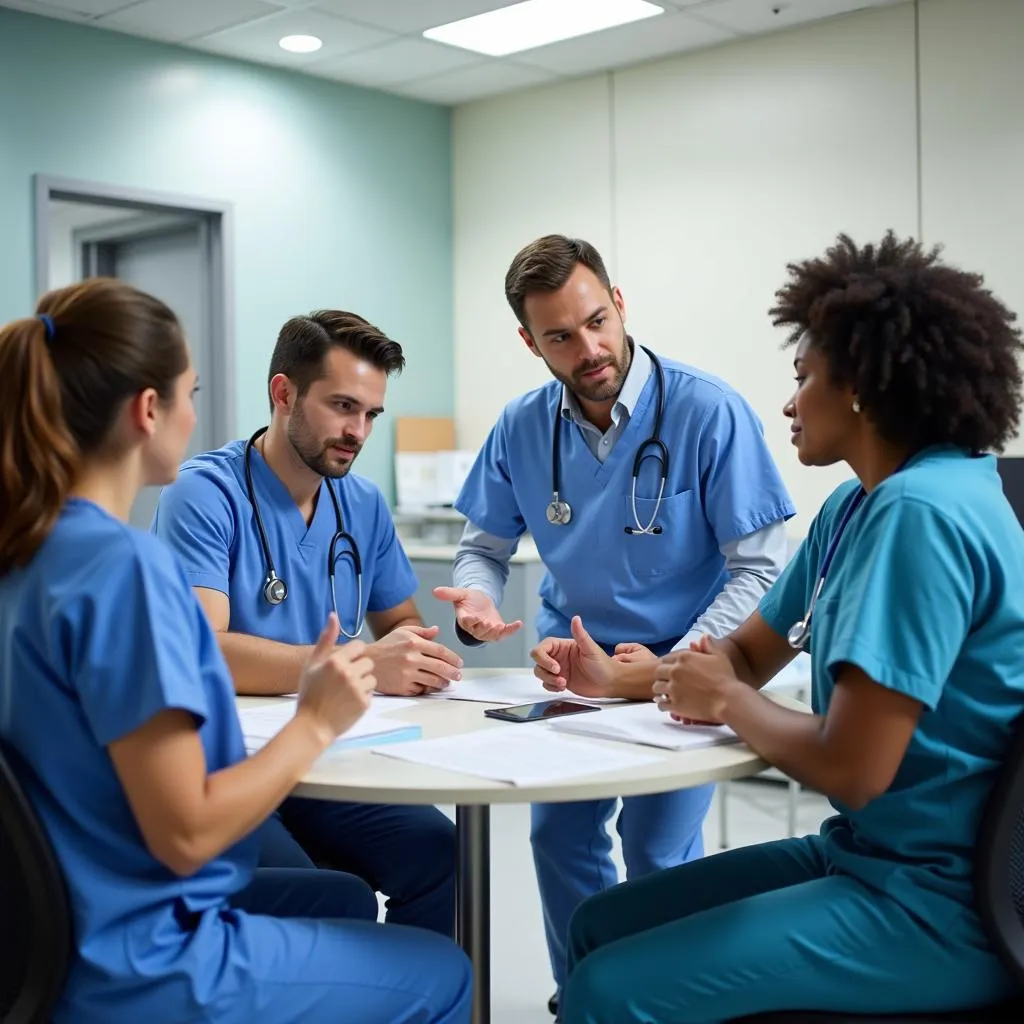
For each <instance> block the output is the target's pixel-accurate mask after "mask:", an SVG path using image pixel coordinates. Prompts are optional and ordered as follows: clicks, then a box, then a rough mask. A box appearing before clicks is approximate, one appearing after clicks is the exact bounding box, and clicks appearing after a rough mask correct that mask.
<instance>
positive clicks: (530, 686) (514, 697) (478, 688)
mask: <svg viewBox="0 0 1024 1024" xmlns="http://www.w3.org/2000/svg"><path fill="white" fill-rule="evenodd" d="M429 696H430V698H431V699H432V700H473V701H479V702H480V703H481V704H504V705H506V706H512V705H513V704H539V703H540V702H541V701H544V700H559V699H561V700H575V701H582V702H583V703H585V704H612V703H618V701H617V700H616V698H614V697H577V696H576V694H575V693H570V692H569V691H568V690H566V691H565V692H563V693H552V692H551V691H550V690H545V689H544V686H543V685H542V683H541V681H540V680H539V679H538V678H537V677H536V676H535V675H533V674H532V673H530V672H509V673H507V674H502V675H494V676H482V677H480V678H478V679H460V680H459V681H458V682H456V683H452V684H450V685H449V687H448V688H447V689H446V690H439V691H437V692H435V693H431V694H430V695H429Z"/></svg>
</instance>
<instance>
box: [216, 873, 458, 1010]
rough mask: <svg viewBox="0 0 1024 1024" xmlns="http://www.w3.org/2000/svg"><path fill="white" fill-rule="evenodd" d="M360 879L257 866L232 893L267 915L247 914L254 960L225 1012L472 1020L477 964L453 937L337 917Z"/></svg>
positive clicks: (241, 905)
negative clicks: (472, 964)
mask: <svg viewBox="0 0 1024 1024" xmlns="http://www.w3.org/2000/svg"><path fill="white" fill-rule="evenodd" d="M354 881H355V882H357V881H358V880H353V879H351V876H348V875H345V874H342V873H341V872H338V871H317V870H313V871H309V870H305V871H302V870H298V871H296V870H280V871H275V870H269V871H268V870H263V869H261V870H258V871H257V872H256V877H255V879H254V880H253V882H252V884H251V885H249V887H248V888H247V889H245V890H243V892H241V893H239V894H238V896H236V897H235V899H234V900H233V901H232V903H233V905H234V906H236V907H237V908H238V909H242V910H245V911H246V912H247V913H248V914H250V915H259V916H251V917H248V918H247V919H246V921H245V925H244V934H245V942H246V946H247V947H248V956H249V967H248V970H247V972H246V978H245V981H244V985H243V986H242V987H241V990H240V991H238V992H236V993H235V994H234V996H233V998H231V1000H230V1010H229V1012H228V1013H226V1014H225V1017H224V1018H223V1019H224V1020H225V1021H231V1022H234V1021H238V1022H246V1024H248V1022H251V1021H263V1020H265V1021H274V1024H292V1022H294V1024H348V1022H351V1024H469V1020H470V995H471V992H472V968H471V967H470V965H469V961H468V960H467V959H466V957H465V955H464V954H463V953H462V951H461V950H460V949H459V948H458V946H456V945H455V944H454V943H453V942H451V941H450V940H448V939H445V938H442V937H441V936H438V935H432V934H431V933H429V932H427V931H424V930H422V929H418V928H404V927H401V926H398V927H395V926H391V925H388V926H386V927H385V926H382V925H378V924H376V923H369V922H366V921H343V920H337V919H335V920H331V918H339V917H340V916H341V915H342V914H345V913H347V912H348V911H349V910H351V909H352V907H353V896H354V894H355V893H357V892H358V889H357V888H354V886H353V882H354ZM360 885H361V883H360ZM362 889H363V890H364V892H363V894H362V909H363V911H364V912H366V911H371V908H370V904H372V911H371V913H372V915H373V917H374V918H375V917H376V913H377V898H376V896H375V895H374V894H373V892H372V891H371V890H370V888H369V887H368V886H366V885H362ZM303 919H305V920H303ZM212 1019H214V1020H219V1019H220V1018H217V1017H215V1018H212Z"/></svg>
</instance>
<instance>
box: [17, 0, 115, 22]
mask: <svg viewBox="0 0 1024 1024" xmlns="http://www.w3.org/2000/svg"><path fill="white" fill-rule="evenodd" d="M131 2H132V0H43V2H42V3H38V4H32V5H25V6H32V7H41V8H43V9H44V10H45V9H46V8H53V9H54V10H53V12H52V13H54V14H55V15H56V16H57V17H61V16H65V17H66V16H68V15H72V16H74V15H78V16H84V17H86V18H94V17H96V16H97V15H98V14H110V12H111V11H116V10H118V9H120V8H122V7H130V6H131ZM4 6H5V7H6V6H8V5H7V4H4ZM10 6H14V5H13V4H12V5H10ZM40 13H43V11H40ZM47 13H51V12H49V11H48V12H47Z"/></svg>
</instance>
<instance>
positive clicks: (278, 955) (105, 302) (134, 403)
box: [0, 278, 472, 1024]
mask: <svg viewBox="0 0 1024 1024" xmlns="http://www.w3.org/2000/svg"><path fill="white" fill-rule="evenodd" d="M195 387H196V374H195V370H194V368H193V366H192V361H191V358H190V355H189V350H188V346H187V344H186V342H185V338H184V335H183V332H182V329H181V325H180V324H179V323H178V320H177V319H176V317H175V316H174V314H173V313H172V312H171V310H169V309H168V308H167V307H166V306H165V305H164V304H163V303H162V302H160V301H159V300H157V299H154V298H153V297H152V296H149V295H145V294H143V293H141V292H138V291H136V290H135V289H134V288H131V287H129V286H128V285H126V284H124V283H123V282H120V281H114V280H111V279H109V278H92V279H90V280H88V281H85V282H82V283H80V284H76V285H72V286H71V287H69V288H65V289H61V290H60V291H56V292H50V293H49V294H48V295H44V296H43V298H42V299H41V300H40V302H39V306H38V315H37V316H35V317H31V318H25V319H22V320H16V321H14V322H13V323H11V324H8V325H7V326H6V327H4V328H2V329H0V438H3V446H4V457H3V459H2V462H0V650H2V651H3V656H2V657H0V741H2V743H3V749H4V755H5V758H6V759H7V761H8V762H9V764H10V765H11V767H12V770H13V771H14V773H15V775H16V776H17V778H18V780H19V781H20V783H21V785H22V787H23V789H24V790H25V792H26V794H27V796H28V799H29V801H30V803H31V805H32V806H33V808H34V809H35V811H36V812H37V814H38V815H39V817H40V818H41V819H42V823H43V825H44V828H45V831H46V834H47V836H48V838H49V840H50V842H51V844H52V846H53V848H54V852H55V854H56V857H57V860H58V863H59V864H60V867H61V870H62V873H63V876H64V880H65V882H66V884H67V890H68V897H69V899H68V903H69V909H70V913H71V915H72V921H71V926H72V927H71V931H72V935H73V944H72V949H71V951H70V954H71V955H70V958H69V963H68V972H67V976H66V977H65V978H64V979H62V982H63V990H62V992H60V993H59V998H58V1001H57V1005H56V1007H55V1009H54V1012H53V1014H52V1015H47V1018H46V1019H47V1020H51V1019H52V1020H53V1021H54V1022H55V1024H182V1022H184V1021H204V1022H207V1024H253V1022H263V1021H266V1022H268V1024H269V1022H273V1024H338V1022H340V1021H358V1022H359V1024H426V1022H431V1024H469V1017H470V995H471V986H472V973H471V970H470V966H469V963H468V962H467V960H466V957H465V956H464V955H463V954H462V952H461V951H460V950H459V949H458V948H457V947H456V946H455V944H454V943H453V942H452V941H451V940H450V939H446V938H443V937H442V936H439V935H435V934H433V933H431V932H427V931H424V930H423V929H419V928H403V927H400V926H394V925H386V926H385V925H379V924H377V923H376V921H366V920H363V921H352V920H341V919H340V918H342V917H345V916H348V914H349V912H350V909H351V903H350V895H351V888H352V887H351V884H350V882H351V881H352V879H351V878H350V876H347V875H344V874H342V873H341V872H337V871H316V870H313V871H280V870H277V871H259V870H257V869H256V861H257V854H258V845H259V842H258V839H257V838H256V836H255V835H254V834H253V830H254V829H255V828H256V827H257V826H258V825H259V823H260V822H261V821H263V820H264V819H265V818H266V817H267V815H269V814H271V813H272V812H273V810H274V808H275V807H276V806H277V804H278V803H279V802H280V801H281V799H282V798H283V797H284V796H285V794H287V793H288V792H290V790H291V789H292V788H293V787H294V786H295V784H296V783H297V782H298V781H299V780H300V779H301V778H302V777H303V775H305V773H306V772H307V771H308V770H309V768H310V767H311V766H312V764H313V763H314V761H315V760H316V759H317V758H318V757H319V756H320V755H322V754H323V752H324V751H325V750H326V749H327V747H328V746H329V745H330V744H331V742H332V741H333V740H334V738H335V737H337V736H338V735H339V734H341V733H343V732H345V731H346V730H347V729H348V728H350V727H351V726H352V725H353V724H354V723H355V722H356V721H358V719H359V718H360V716H361V715H362V714H363V713H364V711H365V710H366V708H367V706H368V705H369V703H370V699H371V696H372V692H373V688H374V684H375V682H376V680H375V678H374V674H373V662H372V661H371V660H370V658H368V657H367V656H366V654H367V648H366V645H364V644H362V643H354V644H351V645H348V646H346V647H339V646H337V645H336V643H335V640H336V637H337V635H338V623H337V619H336V618H335V617H334V616H333V615H327V614H324V615H323V619H324V621H325V622H326V626H323V625H321V630H320V631H319V637H318V642H317V645H316V647H315V648H314V649H313V650H312V651H311V652H310V654H309V655H308V657H307V660H306V663H305V665H304V667H303V669H302V671H301V672H300V676H299V679H298V691H299V695H298V699H297V701H296V712H295V715H294V717H293V718H292V720H291V721H290V722H289V723H288V724H287V725H286V726H285V727H284V728H283V729H282V730H281V732H280V733H279V734H278V735H277V736H276V737H274V739H273V740H271V742H270V743H268V744H267V745H266V746H265V747H264V748H263V749H262V750H260V751H259V752H257V753H256V754H254V755H253V756H252V757H246V755H245V748H244V745H243V742H242V734H241V732H240V730H239V725H238V715H237V714H236V712H235V707H234V692H233V688H232V684H231V678H230V675H229V673H228V669H227V666H226V665H225V664H224V658H223V656H222V655H221V652H220V650H219V649H218V646H217V641H216V639H215V638H214V635H213V632H212V630H211V629H210V625H209V623H208V622H207V619H206V617H205V615H204V614H203V613H202V611H201V609H200V608H199V605H198V604H197V602H196V600H195V596H194V594H193V593H192V589H191V587H190V585H189V582H188V580H187V579H186V577H185V573H184V571H183V570H182V567H181V564H180V563H179V562H178V560H177V558H176V557H175V556H174V554H173V552H171V551H169V550H168V548H167V546H166V545H165V544H162V543H161V542H160V541H159V540H157V539H156V538H155V537H154V536H152V534H150V533H147V532H142V531H139V530H136V529H133V528H132V527H130V526H129V525H128V518H129V515H130V512H131V509H132V506H133V504H134V502H135V500H136V498H137V497H138V495H139V492H140V491H141V490H142V488H143V487H144V486H162V485H164V484H166V483H168V482H170V481H171V480H173V479H174V476H175V473H176V472H177V468H178V463H179V462H180V461H181V459H182V457H183V456H184V454H185V451H186V448H187V445H188V441H189V437H190V436H191V434H192V429H193V427H194V426H195V422H196V416H195V410H194V408H193V404H192V395H193V393H194V392H195ZM297 881H298V883H299V884H298V887H297V884H296V883H297ZM10 883H11V879H10V878H9V877H5V878H4V879H3V882H2V883H0V884H2V885H4V886H7V885H8V884H10ZM359 887H360V888H362V889H363V890H365V899H366V902H368V903H369V904H370V913H371V914H374V915H375V912H376V903H377V901H376V898H375V897H374V895H373V893H372V892H371V891H370V890H369V889H368V888H366V887H365V886H362V885H360V886H359ZM298 889H301V892H300V891H298ZM5 967H7V965H6V964H4V965H3V966H2V967H0V969H3V968H5ZM5 987H6V986H5ZM20 1005H21V1006H22V1008H23V1009H24V1002H22V1003H21V1004H20ZM0 1012H2V1011H0ZM16 1017H17V1018H19V1019H22V1020H27V1019H28V1017H27V1015H25V1014H24V1013H22V1014H18V1013H17V1012H15V1014H14V1015H13V1016H8V1015H6V1014H4V1019H5V1020H8V1021H11V1020H14V1019H15V1018H16ZM35 1019H38V1017H36V1016H35V1015H33V1020H35Z"/></svg>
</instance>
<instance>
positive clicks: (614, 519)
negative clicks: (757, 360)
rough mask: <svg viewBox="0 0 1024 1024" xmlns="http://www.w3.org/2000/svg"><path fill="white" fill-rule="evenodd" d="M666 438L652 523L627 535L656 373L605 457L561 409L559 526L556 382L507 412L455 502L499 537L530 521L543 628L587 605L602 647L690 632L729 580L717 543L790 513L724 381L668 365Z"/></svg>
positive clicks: (657, 644) (755, 429) (555, 631)
mask: <svg viewBox="0 0 1024 1024" xmlns="http://www.w3.org/2000/svg"><path fill="white" fill-rule="evenodd" d="M661 362H662V366H663V367H664V370H665V386H666V394H665V415H664V422H663V424H662V428H661V439H662V441H663V442H664V443H665V445H666V446H667V448H668V450H669V463H670V465H669V475H668V480H667V482H666V484H665V490H664V496H663V500H662V502H661V507H660V509H659V510H658V516H657V519H656V520H655V524H656V525H660V526H661V527H662V533H661V534H658V535H654V536H629V535H628V534H626V532H625V527H627V526H635V522H634V517H633V507H632V503H631V499H630V495H631V484H632V470H633V459H634V456H635V455H636V452H637V449H638V448H639V446H640V444H641V443H642V442H643V441H644V440H646V439H647V438H648V437H650V436H651V435H652V434H653V432H654V422H655V416H656V412H657V405H658V402H657V390H658V389H657V375H656V373H654V372H653V371H652V373H651V374H650V375H649V376H648V378H647V381H646V383H645V384H644V387H643V390H642V391H641V393H640V397H639V399H638V400H637V403H636V406H635V407H634V409H633V413H632V415H631V416H630V418H629V422H628V424H627V425H626V428H625V430H624V431H623V433H622V435H621V436H620V437H619V439H618V440H617V441H616V443H615V447H614V448H613V449H612V451H611V453H610V454H609V455H608V457H607V458H606V459H605V461H604V462H603V463H602V462H600V461H599V460H598V459H597V458H596V457H595V456H594V454H593V452H592V451H591V450H590V447H589V446H588V444H587V441H586V438H584V437H583V434H582V431H581V430H580V428H579V427H578V426H577V425H576V424H574V423H565V422H563V420H562V418H561V417H560V416H559V418H558V423H559V429H560V430H561V431H562V434H561V446H562V452H561V465H560V467H559V470H560V491H561V497H562V498H563V499H564V500H566V501H568V502H569V503H570V505H571V506H572V521H571V522H570V523H568V524H567V525H565V526H553V525H552V524H551V523H549V522H548V521H547V517H546V514H545V513H546V509H547V506H548V503H549V502H550V501H551V493H552V489H551V483H552V474H551V469H552V467H551V441H552V433H551V432H552V429H553V425H554V423H555V419H556V416H558V415H559V409H560V407H561V399H562V385H561V384H560V383H559V382H558V381H550V382H548V383H547V384H545V385H543V386H542V387H540V388H537V389H536V390H534V391H531V392H529V393H528V394H526V395H523V396H521V397H519V398H516V399H514V400H513V401H512V402H510V403H509V404H508V405H507V406H506V407H505V409H504V410H503V411H502V413H501V416H500V417H499V418H498V422H497V423H496V424H495V426H494V428H493V429H492V430H491V433H490V435H489V436H488V438H487V441H486V443H485V444H484V446H483V448H482V449H481V451H480V453H479V455H478V456H477V458H476V461H475V463H474V464H473V468H472V470H471V471H470V474H469V476H468V477H467V479H466V482H465V484H464V485H463V488H462V491H461V493H460V494H459V497H458V499H457V500H456V502H455V508H457V509H458V510H459V511H460V512H461V513H462V514H463V515H465V516H466V518H467V519H469V520H470V522H472V523H474V524H475V525H476V526H478V527H480V529H482V530H484V531H486V532H487V533H490V534H493V535H495V536H497V537H504V538H507V539H510V540H511V539H512V538H516V537H520V536H521V535H522V534H523V533H524V532H526V531H527V530H528V531H529V532H530V534H531V535H532V536H533V538H534V540H535V542H536V544H537V549H538V551H539V553H540V557H541V560H542V561H543V562H544V566H545V568H546V570H547V572H546V573H545V576H544V579H543V581H542V583H541V587H540V596H541V599H542V600H541V609H540V612H539V614H538V621H537V629H538V631H539V633H540V635H541V636H542V637H545V636H568V635H569V620H570V619H571V617H572V616H573V615H577V614H578V615H581V616H582V617H583V622H584V625H585V626H586V627H587V629H588V630H589V631H590V632H591V634H592V635H593V637H594V638H595V639H596V640H598V641H599V642H600V643H602V644H605V645H613V644H616V643H620V642H624V641H636V642H638V643H642V644H646V645H647V646H649V647H653V648H655V649H656V651H658V652H659V653H660V652H663V651H664V650H667V649H668V648H670V647H671V646H672V645H673V644H674V643H675V642H677V641H678V640H679V638H680V637H682V636H683V635H685V633H686V632H687V630H689V628H690V627H691V626H692V625H693V623H694V622H695V621H696V619H697V617H698V616H699V615H701V614H702V613H703V612H704V611H705V609H706V608H707V607H708V606H709V605H710V604H711V602H712V601H713V600H714V598H715V597H716V596H717V594H718V592H719V591H720V590H721V589H722V587H723V586H724V585H725V583H726V582H727V580H728V574H727V573H726V571H725V559H724V557H723V555H722V553H721V550H720V548H721V546H722V545H724V544H727V543H728V542H730V541H734V540H737V539H738V538H740V537H744V536H747V535H748V534H751V533H755V532H756V531H757V530H760V529H762V528H763V527H765V526H769V525H771V524H772V523H775V522H778V521H779V520H783V519H788V518H789V517H790V516H792V515H793V514H794V512H795V509H794V506H793V503H792V501H791V500H790V498H789V495H788V494H787V493H786V488H785V486H784V485H783V483H782V479H781V477H780V475H779V472H778V469H777V468H776V466H775V463H774V461H773V460H772V457H771V455H770V454H769V452H768V447H767V445H766V444H765V440H764V435H763V432H762V427H761V423H760V421H759V420H758V418H757V416H756V415H755V414H754V412H753V410H752V409H751V408H750V406H749V405H748V404H747V403H746V402H745V401H744V400H743V398H741V397H740V395H738V394H737V393H736V392H735V391H734V390H733V389H732V388H730V387H729V386H728V385H727V384H725V383H724V382H723V381H721V380H718V379H717V378H715V377H712V376H710V375H708V374H705V373H702V372H701V371H700V370H697V369H695V368H693V367H691V366H685V365H683V364H682V363H676V362H673V361H671V360H665V359H663V360H662V361H661ZM658 472H659V471H658V466H657V464H656V462H655V461H654V460H653V459H646V460H645V461H644V463H643V465H642V468H641V472H640V475H639V480H638V484H637V490H636V493H637V513H638V518H639V520H640V523H641V524H643V525H646V524H647V523H648V521H649V520H650V518H651V515H652V514H653V512H654V506H655V501H654V499H655V497H656V496H657V494H658Z"/></svg>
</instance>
